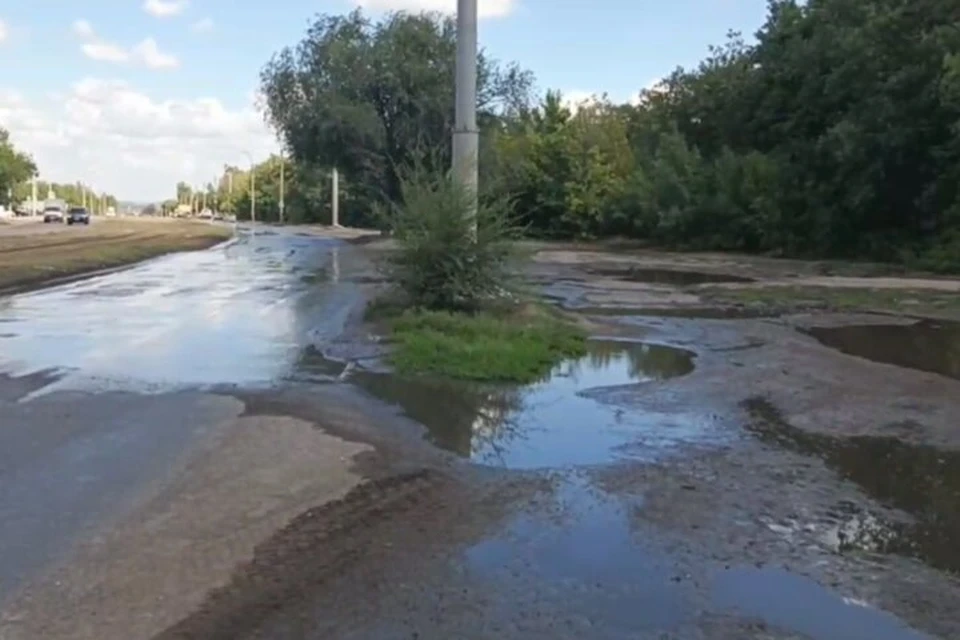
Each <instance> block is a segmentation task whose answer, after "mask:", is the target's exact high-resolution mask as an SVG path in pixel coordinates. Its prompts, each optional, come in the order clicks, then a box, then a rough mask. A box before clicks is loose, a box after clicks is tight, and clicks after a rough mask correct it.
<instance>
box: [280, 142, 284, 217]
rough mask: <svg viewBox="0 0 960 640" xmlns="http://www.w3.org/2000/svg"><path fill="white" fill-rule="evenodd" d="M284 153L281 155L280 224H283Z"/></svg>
mask: <svg viewBox="0 0 960 640" xmlns="http://www.w3.org/2000/svg"><path fill="white" fill-rule="evenodd" d="M283 163H284V160H283V153H281V154H280V224H283Z"/></svg>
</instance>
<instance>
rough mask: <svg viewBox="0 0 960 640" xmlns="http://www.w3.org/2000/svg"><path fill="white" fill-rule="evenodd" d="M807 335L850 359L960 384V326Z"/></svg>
mask: <svg viewBox="0 0 960 640" xmlns="http://www.w3.org/2000/svg"><path fill="white" fill-rule="evenodd" d="M805 333H807V334H809V335H811V336H813V337H814V338H816V339H817V340H819V341H820V342H821V343H823V344H825V345H827V346H828V347H833V348H834V349H838V350H839V351H842V352H843V353H846V354H848V355H852V356H859V357H861V358H866V359H867V360H873V361H875V362H883V363H886V364H892V365H896V366H898V367H908V368H910V369H918V370H920V371H927V372H930V373H939V374H940V375H943V376H948V377H950V378H956V379H958V380H960V323H957V322H948V321H943V320H921V321H919V322H915V323H913V324H895V325H882V324H878V325H845V326H840V327H811V328H809V329H806V330H805Z"/></svg>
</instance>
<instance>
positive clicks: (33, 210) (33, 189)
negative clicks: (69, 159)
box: [30, 176, 37, 215]
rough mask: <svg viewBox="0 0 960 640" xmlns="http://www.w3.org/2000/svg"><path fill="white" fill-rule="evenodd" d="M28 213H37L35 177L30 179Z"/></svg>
mask: <svg viewBox="0 0 960 640" xmlns="http://www.w3.org/2000/svg"><path fill="white" fill-rule="evenodd" d="M30 214H31V215H37V177H36V176H34V177H33V179H32V180H30Z"/></svg>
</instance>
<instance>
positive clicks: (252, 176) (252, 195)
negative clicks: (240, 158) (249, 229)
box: [243, 151, 257, 222]
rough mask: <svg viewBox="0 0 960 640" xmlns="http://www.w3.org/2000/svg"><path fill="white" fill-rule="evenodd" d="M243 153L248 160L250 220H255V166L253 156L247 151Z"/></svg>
mask: <svg viewBox="0 0 960 640" xmlns="http://www.w3.org/2000/svg"><path fill="white" fill-rule="evenodd" d="M243 155H245V156H247V160H249V161H250V222H256V221H257V180H256V176H255V174H256V171H255V169H256V166H255V165H254V163H253V156H251V155H250V152H249V151H244V152H243Z"/></svg>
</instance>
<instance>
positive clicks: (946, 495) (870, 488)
mask: <svg viewBox="0 0 960 640" xmlns="http://www.w3.org/2000/svg"><path fill="white" fill-rule="evenodd" d="M746 408H747V410H748V411H749V413H750V414H751V416H752V418H753V420H752V421H751V422H750V424H749V425H748V427H747V428H748V429H749V430H751V431H752V432H753V433H754V434H755V435H757V436H758V437H759V438H760V439H761V440H763V441H766V442H772V443H775V444H778V445H780V446H784V447H786V448H789V449H792V450H794V451H799V452H801V453H805V454H811V455H816V456H818V457H820V458H822V459H823V460H824V461H825V462H826V463H827V465H828V466H829V467H831V468H832V469H833V470H834V471H836V472H837V473H838V474H839V475H840V476H841V477H843V478H845V479H847V480H851V481H853V482H855V483H857V484H858V485H859V486H860V487H861V488H863V490H864V491H865V492H866V493H868V494H869V495H870V496H872V497H873V498H874V499H876V500H877V501H879V502H881V503H883V504H885V505H887V506H890V507H895V508H897V509H901V510H903V511H905V512H907V513H909V514H910V515H912V516H913V518H914V521H913V522H894V521H891V520H890V519H889V518H885V517H883V516H882V515H878V514H870V513H864V512H862V511H860V510H859V509H856V508H853V507H852V505H839V506H838V508H837V509H836V510H835V513H833V514H831V520H832V521H833V526H832V527H828V530H829V531H830V535H831V537H833V538H835V539H834V540H833V541H832V543H833V544H834V545H835V547H836V549H837V550H838V551H840V552H843V551H853V550H862V551H869V552H876V553H894V554H898V555H904V556H908V557H913V558H917V559H919V560H922V561H923V562H925V563H927V564H929V565H931V566H933V567H936V568H938V569H942V570H945V571H949V572H951V573H955V574H960V545H957V543H956V541H957V540H960V452H956V451H944V450H942V449H937V448H935V447H929V446H920V445H912V444H907V443H905V442H903V441H901V440H898V439H896V438H880V437H867V436H860V437H853V438H833V437H830V436H825V435H821V434H814V433H809V432H806V431H803V430H801V429H798V428H796V427H793V426H792V425H790V424H789V423H787V422H786V421H785V420H784V419H783V417H782V416H781V415H780V413H779V412H778V411H777V409H776V408H775V407H774V406H773V405H771V404H770V403H768V402H766V401H765V400H763V399H759V398H754V399H751V400H749V401H747V403H746ZM822 524H829V523H822ZM826 542H831V541H826Z"/></svg>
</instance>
